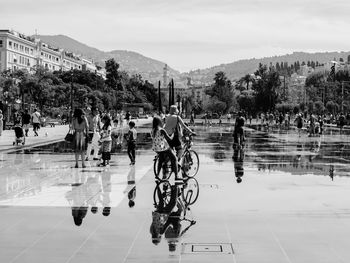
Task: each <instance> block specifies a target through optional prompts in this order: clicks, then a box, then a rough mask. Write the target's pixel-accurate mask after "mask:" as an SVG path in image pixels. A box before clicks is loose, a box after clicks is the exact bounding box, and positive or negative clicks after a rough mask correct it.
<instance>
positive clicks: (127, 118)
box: [125, 111, 131, 124]
mask: <svg viewBox="0 0 350 263" xmlns="http://www.w3.org/2000/svg"><path fill="white" fill-rule="evenodd" d="M125 119H126V123H127V124H129V121H130V119H131V114H130V111H128V112H127V113H126V114H125Z"/></svg>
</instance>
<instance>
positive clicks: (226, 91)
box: [207, 71, 234, 112]
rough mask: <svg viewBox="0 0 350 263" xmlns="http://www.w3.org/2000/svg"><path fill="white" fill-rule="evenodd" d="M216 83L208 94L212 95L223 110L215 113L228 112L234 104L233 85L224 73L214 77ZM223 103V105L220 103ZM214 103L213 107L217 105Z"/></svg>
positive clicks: (218, 73) (220, 72)
mask: <svg viewBox="0 0 350 263" xmlns="http://www.w3.org/2000/svg"><path fill="white" fill-rule="evenodd" d="M214 81H215V83H214V84H213V85H212V87H211V89H209V90H208V91H207V94H208V95H210V97H211V98H212V100H213V101H215V103H216V104H217V105H218V106H220V108H222V107H223V106H224V107H223V109H221V110H219V109H217V110H215V108H213V109H214V110H215V112H219V111H221V112H227V111H228V110H229V109H230V108H231V107H232V106H233V104H234V94H233V90H232V83H231V81H230V80H229V79H227V77H226V75H225V73H224V72H222V71H219V72H217V73H216V74H215V77H214ZM220 102H222V103H220ZM215 103H214V102H213V103H212V105H214V104H215Z"/></svg>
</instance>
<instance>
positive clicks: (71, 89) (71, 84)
mask: <svg viewBox="0 0 350 263" xmlns="http://www.w3.org/2000/svg"><path fill="white" fill-rule="evenodd" d="M70 76H71V79H70V121H72V119H73V68H71V72H70Z"/></svg>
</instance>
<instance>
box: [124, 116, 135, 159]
mask: <svg viewBox="0 0 350 263" xmlns="http://www.w3.org/2000/svg"><path fill="white" fill-rule="evenodd" d="M136 138H137V131H136V129H135V122H133V121H130V122H129V132H128V134H127V136H126V140H127V142H128V155H129V158H130V165H134V164H135V155H136V152H135V151H136Z"/></svg>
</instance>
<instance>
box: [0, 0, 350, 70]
mask: <svg viewBox="0 0 350 263" xmlns="http://www.w3.org/2000/svg"><path fill="white" fill-rule="evenodd" d="M349 13H350V1H349V0H318V1H315V0H288V1H285V0H99V1H95V0H34V1H29V0H1V3H0V28H1V29H14V30H17V31H20V32H22V33H24V34H27V35H30V34H34V32H35V29H37V30H38V33H39V34H45V35H57V34H64V35H67V36H69V37H72V38H74V39H76V40H78V41H80V42H83V43H85V44H87V45H89V46H92V47H96V48H98V49H100V50H104V51H110V50H114V49H122V50H131V51H136V52H139V53H141V54H143V55H145V56H148V57H151V58H154V59H157V60H160V61H163V62H166V63H168V64H169V65H170V66H171V67H173V68H175V69H177V70H180V71H188V70H190V69H197V68H206V67H210V66H214V65H218V64H221V63H228V62H233V61H236V60H238V59H244V58H253V57H256V58H260V57H265V56H273V55H281V54H286V53H291V52H293V51H309V52H316V51H349V50H350V34H349V28H350V15H349Z"/></svg>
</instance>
